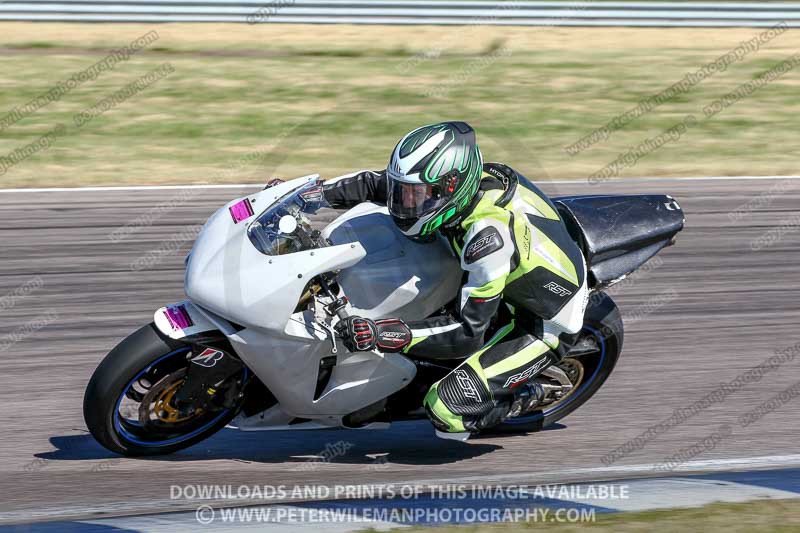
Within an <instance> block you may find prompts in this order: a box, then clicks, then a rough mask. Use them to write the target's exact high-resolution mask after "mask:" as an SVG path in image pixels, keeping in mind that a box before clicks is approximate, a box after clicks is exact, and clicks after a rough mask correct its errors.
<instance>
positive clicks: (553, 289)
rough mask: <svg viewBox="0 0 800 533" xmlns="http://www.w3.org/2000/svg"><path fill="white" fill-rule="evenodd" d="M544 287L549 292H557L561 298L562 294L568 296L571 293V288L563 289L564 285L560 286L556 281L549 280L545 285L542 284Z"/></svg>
mask: <svg viewBox="0 0 800 533" xmlns="http://www.w3.org/2000/svg"><path fill="white" fill-rule="evenodd" d="M544 288H545V289H547V290H549V291H550V292H552V293H553V294H558V295H559V296H561V297H562V298H563V297H564V296H569V295H570V294H572V291H571V290H569V289H565V288H564V287H562V286H561V285H559V284H558V283H556V282H555V281H551V282H550V283H548V284H547V285H545V286H544Z"/></svg>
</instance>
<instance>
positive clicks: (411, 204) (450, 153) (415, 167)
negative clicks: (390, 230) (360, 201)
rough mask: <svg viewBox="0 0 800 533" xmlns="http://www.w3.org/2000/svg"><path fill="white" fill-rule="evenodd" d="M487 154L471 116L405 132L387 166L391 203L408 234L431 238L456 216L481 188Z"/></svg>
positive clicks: (416, 237)
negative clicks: (463, 120) (465, 119)
mask: <svg viewBox="0 0 800 533" xmlns="http://www.w3.org/2000/svg"><path fill="white" fill-rule="evenodd" d="M482 168H483V157H482V156H481V151H480V150H479V149H478V144H477V143H476V141H475V130H473V129H472V127H471V126H470V125H469V124H467V123H466V122H441V123H439V124H431V125H429V126H423V127H421V128H417V129H415V130H414V131H412V132H411V133H409V134H408V135H406V136H405V137H403V138H402V139H401V140H400V142H399V143H397V146H395V148H394V151H392V157H391V159H390V160H389V166H388V167H387V168H386V175H387V179H388V180H389V184H388V194H387V205H388V207H389V213H390V214H391V215H392V218H393V219H394V222H395V224H397V227H398V228H400V231H402V232H403V234H405V235H406V236H407V237H409V238H412V239H415V240H421V241H426V240H430V239H432V238H433V236H434V235H435V232H436V230H437V229H439V228H440V227H441V226H442V225H448V224H452V223H454V222H456V221H457V220H458V218H459V215H460V214H462V213H463V212H464V210H465V209H466V208H467V207H468V206H469V205H470V203H471V202H472V200H473V198H474V197H475V195H476V194H477V192H478V185H479V183H480V179H481V171H482Z"/></svg>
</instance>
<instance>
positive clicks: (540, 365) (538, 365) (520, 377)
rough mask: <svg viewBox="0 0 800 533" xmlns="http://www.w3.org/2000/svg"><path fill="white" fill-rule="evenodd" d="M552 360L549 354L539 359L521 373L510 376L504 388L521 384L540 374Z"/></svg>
mask: <svg viewBox="0 0 800 533" xmlns="http://www.w3.org/2000/svg"><path fill="white" fill-rule="evenodd" d="M549 362H550V358H549V357H547V356H544V357H542V358H541V359H539V360H538V361H536V362H535V363H534V364H533V365H532V366H530V367H528V368H526V369H525V370H523V371H522V372H520V373H519V374H514V375H513V376H511V377H510V378H508V379H507V380H506V384H505V385H503V388H506V387H511V388H512V389H513V388H514V387H516V386H517V385H521V384H523V383H525V382H526V381H528V380H529V379H530V378H531V377H533V376H535V375H536V374H538V373H539V372H540V371H542V370H544V369H545V367H546V366H547V364H548V363H549Z"/></svg>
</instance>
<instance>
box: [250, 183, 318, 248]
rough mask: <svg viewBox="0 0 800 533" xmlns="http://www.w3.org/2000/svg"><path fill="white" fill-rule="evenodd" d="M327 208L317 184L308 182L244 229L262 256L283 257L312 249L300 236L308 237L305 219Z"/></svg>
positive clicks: (311, 245) (310, 244) (309, 231)
mask: <svg viewBox="0 0 800 533" xmlns="http://www.w3.org/2000/svg"><path fill="white" fill-rule="evenodd" d="M324 207H329V206H328V204H327V202H326V201H325V194H324V192H323V188H322V183H321V182H316V183H315V182H309V183H307V184H306V185H303V186H302V187H300V188H298V189H295V190H294V191H291V192H289V193H288V194H286V196H284V197H283V198H281V199H280V200H278V201H277V202H275V203H274V204H273V205H271V206H270V207H269V208H268V209H267V210H265V211H264V212H263V213H261V214H260V215H259V216H258V218H256V219H255V220H254V221H253V222H252V223H251V224H250V227H249V228H247V236H248V237H249V239H250V242H251V243H253V246H255V247H256V249H258V251H259V252H261V253H262V254H265V255H285V254H291V253H295V252H300V251H303V250H305V249H308V248H313V247H314V245H313V243H309V242H306V241H307V240H308V239H303V235H308V234H309V233H311V231H312V229H311V227H310V226H309V227H300V226H306V225H308V219H307V217H306V216H305V215H314V214H315V213H316V212H317V211H318V210H319V209H321V208H324Z"/></svg>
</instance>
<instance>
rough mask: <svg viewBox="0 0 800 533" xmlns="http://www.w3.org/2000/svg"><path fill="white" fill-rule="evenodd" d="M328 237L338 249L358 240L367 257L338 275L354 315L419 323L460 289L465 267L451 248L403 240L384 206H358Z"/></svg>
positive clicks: (328, 232)
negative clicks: (343, 244) (460, 263)
mask: <svg viewBox="0 0 800 533" xmlns="http://www.w3.org/2000/svg"><path fill="white" fill-rule="evenodd" d="M324 234H325V235H326V236H327V237H328V238H329V239H330V240H331V242H333V243H334V244H342V243H346V242H350V241H351V240H352V238H354V237H356V236H357V238H358V240H359V242H360V243H361V245H362V246H363V247H364V249H365V250H366V252H367V256H366V258H364V260H363V261H360V262H359V263H357V264H356V265H354V266H352V267H350V268H348V269H347V270H344V271H343V272H342V273H341V275H340V276H339V283H340V284H341V285H342V287H343V289H344V292H345V294H347V296H348V297H349V298H350V303H351V305H352V308H353V309H352V311H351V312H352V313H353V314H357V315H360V316H365V317H368V318H385V317H388V316H391V317H397V318H401V319H403V320H406V321H412V320H419V319H420V318H424V317H427V316H430V315H431V314H432V313H434V312H435V311H436V310H437V309H439V308H440V307H441V306H442V305H444V304H445V303H447V302H448V301H450V300H452V299H453V298H454V295H456V294H458V291H459V289H460V287H461V267H460V265H459V260H458V258H456V257H455V255H453V253H452V251H451V250H450V247H449V246H448V245H447V244H446V243H445V242H444V241H443V240H442V242H439V243H432V244H419V243H416V242H414V241H412V240H411V239H409V238H408V237H406V236H404V235H403V234H402V232H401V231H400V230H399V229H397V226H396V225H395V224H394V222H392V219H391V217H390V216H389V210H388V209H387V208H386V207H385V206H377V205H375V204H370V203H365V204H361V205H359V206H356V207H354V208H353V209H351V210H350V211H348V212H347V213H345V214H344V215H342V216H341V217H339V218H338V219H336V220H335V221H334V222H333V223H332V224H331V225H330V226H328V228H327V229H326V230H325V232H324ZM420 295H425V296H424V297H421V296H420Z"/></svg>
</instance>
